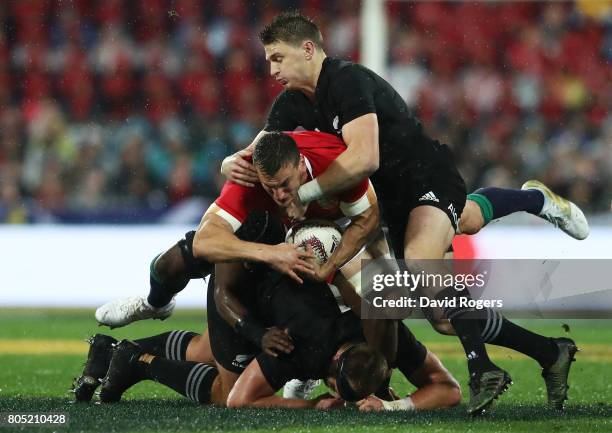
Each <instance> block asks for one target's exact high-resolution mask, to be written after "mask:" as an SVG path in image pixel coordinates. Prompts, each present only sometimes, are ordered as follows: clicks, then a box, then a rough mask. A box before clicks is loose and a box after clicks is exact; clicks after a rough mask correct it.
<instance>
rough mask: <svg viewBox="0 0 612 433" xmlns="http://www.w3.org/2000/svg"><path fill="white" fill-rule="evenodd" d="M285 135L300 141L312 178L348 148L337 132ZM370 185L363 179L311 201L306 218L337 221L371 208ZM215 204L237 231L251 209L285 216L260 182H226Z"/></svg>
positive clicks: (300, 132)
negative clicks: (332, 194) (369, 200)
mask: <svg viewBox="0 0 612 433" xmlns="http://www.w3.org/2000/svg"><path fill="white" fill-rule="evenodd" d="M286 134H287V135H290V136H291V137H292V138H293V139H294V140H295V142H296V143H297V147H298V149H299V151H300V154H302V155H303V156H304V160H305V162H306V168H307V170H308V173H309V176H310V178H311V179H313V178H315V177H317V176H318V175H320V174H321V173H323V172H324V171H325V170H327V167H329V165H330V164H331V163H332V162H333V161H334V160H335V159H336V158H337V157H338V155H340V154H341V153H342V152H344V151H345V150H346V145H345V144H344V142H343V141H342V140H341V139H339V138H338V137H336V136H335V135H331V134H326V133H323V132H313V131H299V132H286ZM368 186H369V180H368V179H364V180H363V181H361V182H360V183H359V184H357V185H356V186H355V187H353V188H350V189H348V190H347V191H344V192H342V193H340V194H338V195H337V196H333V197H323V198H321V199H319V200H315V201H313V202H311V203H310V204H309V205H308V209H307V211H306V218H321V219H327V220H337V219H339V218H342V217H344V216H355V215H357V214H359V213H361V212H363V211H364V210H365V209H367V207H369V206H368V205H366V204H364V203H367V198H366V193H367V190H368ZM215 204H216V205H217V206H218V207H219V208H220V209H221V211H220V212H217V214H218V215H219V216H221V217H222V218H223V219H225V220H226V221H227V222H229V223H230V224H231V225H232V227H233V229H234V231H236V230H238V228H239V227H240V226H241V225H242V223H243V222H244V220H245V219H246V217H247V215H248V213H249V212H250V211H251V210H267V211H270V212H273V213H276V214H278V215H279V216H280V217H281V218H282V217H283V214H282V212H281V210H280V209H279V208H278V206H277V205H276V203H274V200H272V197H270V196H269V195H268V193H267V192H266V191H265V190H264V189H263V188H262V186H261V185H260V184H257V185H255V186H254V187H252V188H249V187H245V186H242V185H238V184H237V183H234V182H229V181H228V182H225V185H224V186H223V189H222V190H221V194H220V195H219V197H218V198H217V200H215Z"/></svg>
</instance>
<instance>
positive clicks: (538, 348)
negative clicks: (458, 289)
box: [152, 134, 567, 388]
mask: <svg viewBox="0 0 612 433" xmlns="http://www.w3.org/2000/svg"><path fill="white" fill-rule="evenodd" d="M276 139H279V140H281V139H284V138H283V137H282V136H281V135H278V134H276V135H275V134H270V135H268V140H266V143H267V144H270V145H271V146H270V148H269V149H272V150H274V155H277V156H278V155H279V154H278V153H277V150H275V149H277V147H276V146H275V145H274V143H273V141H274V140H276ZM271 140H272V141H271ZM287 146H288V144H285V145H284V147H283V148H282V149H283V150H285V151H286V152H287V155H286V156H287V157H289V156H290V153H289V152H288V147H287ZM262 148H265V146H263V145H262ZM262 152H263V150H262ZM263 159H269V158H263ZM313 161H314V160H313ZM280 166H281V167H283V166H284V163H281V164H280ZM226 192H227V190H226ZM257 201H258V202H259V203H261V202H262V201H264V198H259V199H258V200H257ZM218 204H220V205H221V206H225V208H226V209H230V210H233V212H235V214H236V215H237V216H238V217H240V215H242V212H237V211H238V208H237V205H236V203H234V204H232V203H230V202H228V201H227V199H226V200H221V201H220V202H219V203H218ZM236 212H237V213H236ZM221 229H222V228H218V230H221ZM211 236H212V235H211ZM192 243H193V236H187V238H186V239H185V240H182V241H181V242H179V244H177V246H176V247H174V248H173V249H170V250H169V251H168V252H166V253H164V254H163V255H162V256H161V257H160V260H158V261H157V262H156V266H157V267H158V268H159V266H161V265H163V268H164V273H165V274H172V273H173V272H174V276H173V277H172V278H169V281H179V280H180V281H182V280H184V279H185V278H187V279H188V278H189V277H190V276H191V275H197V269H198V260H197V259H195V258H194V257H193V251H192V249H193V246H192ZM181 269H182V270H181ZM193 269H196V270H195V271H194V270H193ZM199 269H200V270H201V271H206V269H208V271H206V272H209V271H210V265H207V266H204V267H202V266H200V267H199ZM177 270H178V274H177V272H176V271H177ZM200 275H201V274H200ZM183 286H184V285H183ZM180 288H182V287H179V288H178V290H180ZM152 289H153V286H152ZM158 289H159V288H158ZM211 292H212V291H211ZM152 293H153V294H155V295H156V297H159V296H160V294H163V296H164V297H166V298H171V297H172V295H173V294H174V293H175V291H174V290H173V291H172V292H171V293H170V294H168V293H165V292H160V290H156V291H153V290H152ZM166 302H167V301H166ZM209 304H212V303H211V301H209ZM357 311H358V309H357ZM479 322H480V323H479V327H480V330H481V333H482V336H483V338H486V341H487V342H490V343H492V344H497V345H503V346H506V347H511V348H513V349H515V350H519V351H521V352H523V353H526V354H528V355H529V356H532V357H534V358H535V359H536V360H538V361H539V362H540V364H541V365H543V366H544V365H546V363H554V361H555V359H557V358H558V351H557V348H556V347H555V344H554V342H552V341H551V340H550V339H547V338H544V337H541V336H537V335H535V334H532V333H529V332H528V331H526V330H524V329H522V328H519V327H517V326H515V325H514V324H512V323H511V322H509V321H507V320H506V319H504V318H503V317H502V316H501V315H499V314H498V313H496V312H495V311H491V314H489V313H487V318H486V320H480V321H479ZM510 331H511V332H510ZM212 339H213V336H212V335H211V340H212ZM230 339H231V335H230V336H229V338H228V340H227V341H229V340H230ZM183 340H185V339H184V338H179V336H178V334H175V335H174V340H173V341H175V343H176V344H179V342H180V341H183ZM185 341H186V340H185ZM176 344H175V345H176ZM179 345H180V344H179ZM171 346H172V344H171ZM178 351H179V349H175V352H178ZM229 361H230V362H231V361H232V359H230V360H229ZM400 368H401V366H400ZM564 377H565V379H564V381H565V380H566V377H567V374H565V375H564ZM547 385H548V384H547ZM547 388H549V387H548V386H547Z"/></svg>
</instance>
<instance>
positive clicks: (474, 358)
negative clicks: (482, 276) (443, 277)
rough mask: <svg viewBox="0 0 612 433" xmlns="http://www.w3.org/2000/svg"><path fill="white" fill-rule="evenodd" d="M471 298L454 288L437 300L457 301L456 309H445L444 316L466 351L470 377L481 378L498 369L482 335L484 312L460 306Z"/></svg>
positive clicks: (448, 289)
mask: <svg viewBox="0 0 612 433" xmlns="http://www.w3.org/2000/svg"><path fill="white" fill-rule="evenodd" d="M466 297H467V298H469V294H466V293H464V292H458V291H457V290H455V289H454V288H453V287H447V288H446V289H444V290H442V291H441V292H440V293H438V295H436V299H439V300H442V299H445V298H447V299H449V300H450V299H456V302H457V306H456V307H448V308H445V309H444V314H445V315H446V317H447V318H448V320H449V321H450V323H451V325H453V328H454V329H455V333H456V334H457V337H459V340H460V341H461V344H462V346H463V350H464V351H465V356H466V357H467V359H468V370H469V371H470V376H472V377H473V376H480V375H481V374H482V373H484V372H485V371H489V370H493V369H495V368H497V367H496V366H495V364H493V363H492V362H491V360H490V359H489V355H488V354H487V349H486V348H485V345H484V341H483V339H482V336H481V335H480V333H481V323H480V320H481V319H482V317H483V312H482V310H476V309H474V308H470V307H462V306H460V299H461V298H466Z"/></svg>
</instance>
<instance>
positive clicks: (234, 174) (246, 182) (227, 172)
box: [221, 131, 266, 187]
mask: <svg viewBox="0 0 612 433" xmlns="http://www.w3.org/2000/svg"><path fill="white" fill-rule="evenodd" d="M265 133H266V131H260V132H259V134H257V136H255V138H254V139H253V141H252V142H251V144H249V145H248V146H247V147H246V148H244V149H242V150H239V151H238V152H236V153H234V154H232V155H229V156H227V157H226V158H225V159H224V160H223V162H221V174H222V175H223V176H225V178H226V179H227V180H231V181H232V182H236V183H237V184H239V185H242V186H248V187H253V186H255V184H256V183H259V178H258V177H257V171H255V167H253V164H252V163H251V162H250V161H248V160H247V158H248V157H250V156H251V155H253V150H254V149H255V143H257V140H259V139H260V138H261V136H262V135H264V134H265Z"/></svg>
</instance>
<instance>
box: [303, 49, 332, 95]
mask: <svg viewBox="0 0 612 433" xmlns="http://www.w3.org/2000/svg"><path fill="white" fill-rule="evenodd" d="M326 57H327V56H326V55H325V53H324V52H322V51H321V52H320V53H319V54H316V57H315V58H313V68H312V74H311V75H310V76H311V79H310V80H309V83H308V85H306V86H304V87H303V88H302V89H301V92H302V93H304V94H305V95H306V96H307V97H308V98H309V99H310V100H312V101H314V99H315V91H316V90H317V84H318V82H319V77H320V76H321V70H322V69H323V61H324V60H325V58H326Z"/></svg>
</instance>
